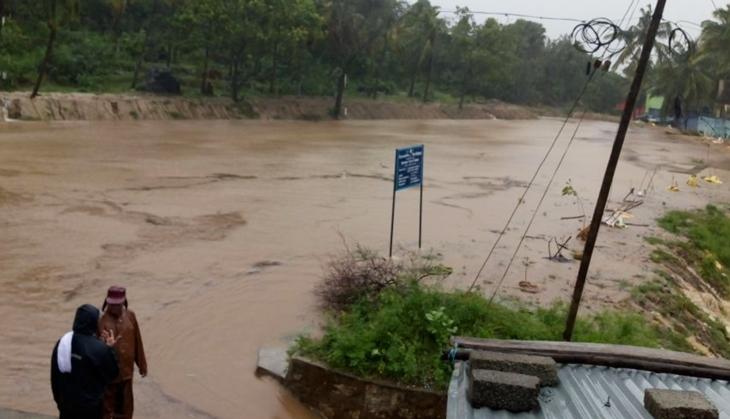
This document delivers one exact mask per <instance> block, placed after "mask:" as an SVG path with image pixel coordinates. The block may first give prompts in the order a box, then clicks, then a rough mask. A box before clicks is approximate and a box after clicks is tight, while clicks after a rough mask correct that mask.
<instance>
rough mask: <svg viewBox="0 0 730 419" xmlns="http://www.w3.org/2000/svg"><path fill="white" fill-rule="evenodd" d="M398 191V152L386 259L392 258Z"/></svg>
mask: <svg viewBox="0 0 730 419" xmlns="http://www.w3.org/2000/svg"><path fill="white" fill-rule="evenodd" d="M397 191H398V152H397V151H396V152H395V178H393V210H392V211H391V213H390V249H389V250H388V258H392V257H393V229H394V228H395V193H396V192H397Z"/></svg>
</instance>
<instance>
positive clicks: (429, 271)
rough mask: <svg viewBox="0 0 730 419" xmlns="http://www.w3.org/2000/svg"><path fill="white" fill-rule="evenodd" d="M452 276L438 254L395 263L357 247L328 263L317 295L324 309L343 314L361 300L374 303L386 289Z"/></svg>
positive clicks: (407, 258)
mask: <svg viewBox="0 0 730 419" xmlns="http://www.w3.org/2000/svg"><path fill="white" fill-rule="evenodd" d="M450 273H451V270H450V269H449V268H447V267H445V266H443V265H441V264H440V263H439V261H438V257H437V256H435V255H425V256H422V255H417V254H415V253H409V254H407V255H406V257H405V258H404V259H402V260H393V259H388V258H385V257H382V256H380V255H379V254H377V253H376V252H373V251H372V250H369V249H367V248H365V247H362V246H360V245H356V247H355V249H353V250H350V249H349V248H348V249H346V250H345V251H344V252H343V253H342V254H340V255H338V256H336V257H334V258H332V260H330V261H329V262H328V263H327V265H326V267H325V274H324V280H323V281H322V283H321V284H320V285H319V286H317V288H316V289H315V294H316V295H317V297H318V299H319V302H320V307H321V308H322V309H324V310H326V311H327V310H333V311H342V310H346V309H347V308H348V307H350V306H351V305H352V304H354V303H356V302H357V301H359V300H361V299H366V300H369V301H371V300H372V299H373V298H375V297H376V296H377V295H378V294H380V293H381V292H382V291H384V290H385V289H388V288H390V289H403V288H404V287H405V286H407V285H408V284H409V283H410V282H411V281H415V282H420V281H422V280H424V279H426V278H433V277H436V278H443V277H445V276H448V275H449V274H450Z"/></svg>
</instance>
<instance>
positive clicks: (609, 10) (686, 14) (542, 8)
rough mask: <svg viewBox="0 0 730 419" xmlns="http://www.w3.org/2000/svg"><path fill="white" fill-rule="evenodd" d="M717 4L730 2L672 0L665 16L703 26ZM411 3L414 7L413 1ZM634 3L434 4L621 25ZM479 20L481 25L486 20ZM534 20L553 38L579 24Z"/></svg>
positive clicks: (460, 0) (476, 0) (448, 0)
mask: <svg viewBox="0 0 730 419" xmlns="http://www.w3.org/2000/svg"><path fill="white" fill-rule="evenodd" d="M638 1H639V7H644V6H646V5H647V4H652V5H653V4H655V3H656V1H649V0H638ZM713 1H714V3H715V4H716V5H717V7H725V6H726V5H727V4H728V2H729V1H730V0H668V1H667V7H666V9H665V11H664V16H665V18H667V19H669V20H673V21H679V20H686V21H690V22H694V23H697V24H699V23H702V21H703V20H706V19H710V18H711V17H712V11H713V10H714V6H713V3H712V2H713ZM410 2H411V3H413V1H410ZM631 3H633V4H636V3H635V2H632V0H508V1H504V0H502V1H496V0H431V4H433V5H437V6H441V10H443V11H453V10H456V6H462V7H464V6H466V7H468V8H469V9H470V10H472V11H484V12H498V13H521V14H529V15H538V16H546V17H561V18H575V19H586V20H587V19H592V18H595V17H607V18H609V19H612V20H614V21H615V22H616V23H618V21H619V20H620V19H621V16H623V15H624V12H625V11H626V9H627V7H628V6H629V4H631ZM638 15H639V12H638V10H637V11H636V13H635V14H634V19H633V22H635V21H636V17H637V16H638ZM477 17H478V18H479V20H480V21H481V20H483V19H484V18H485V17H486V16H477ZM494 17H495V18H497V19H498V20H499V21H500V22H502V23H507V22H513V21H514V20H516V19H517V18H515V17H511V16H510V17H506V16H494ZM531 20H536V21H538V22H540V23H542V24H543V26H545V29H546V30H547V35H548V36H549V37H551V38H556V37H558V36H560V35H562V34H565V33H569V32H570V31H571V30H572V29H573V27H574V26H575V23H571V22H556V21H549V20H537V19H531ZM680 24H681V25H682V27H683V28H684V29H685V30H686V31H687V32H688V33H689V34H690V35H692V36H693V37H697V36H698V35H699V33H700V28H698V27H696V26H694V25H692V24H689V23H684V22H680ZM625 26H626V25H624V27H625Z"/></svg>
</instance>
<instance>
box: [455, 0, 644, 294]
mask: <svg viewBox="0 0 730 419" xmlns="http://www.w3.org/2000/svg"><path fill="white" fill-rule="evenodd" d="M634 1H635V0H632V1H631V3H630V4H629V7H628V8H627V9H626V12H625V13H624V15H623V17H622V18H621V20H620V21H619V23H618V25H615V26H616V27H618V28H619V29H620V26H621V25H623V22H624V19H625V18H626V16H627V15H628V13H629V10H630V9H631V7H632V6H633V5H634ZM636 4H638V2H637V3H636ZM599 20H600V19H599ZM589 25H590V23H589ZM574 32H575V30H574ZM600 41H601V40H600V39H597V42H598V43H599V44H600ZM608 52H609V48H608V46H607V45H606V47H605V49H604V50H603V54H602V55H601V58H600V59H599V62H600V61H602V60H603V58H604V57H605V56H606V54H607V53H608ZM599 68H600V67H598V66H596V67H594V68H593V71H592V72H591V74H590V76H589V77H588V80H586V83H585V85H584V87H583V91H581V94H580V95H578V98H577V99H576V102H575V103H574V104H573V107H572V108H571V110H570V112H569V113H568V117H567V118H566V119H565V121H564V122H563V126H562V127H561V128H560V131H559V132H558V135H557V136H556V138H555V141H554V142H553V145H552V146H551V147H550V149H549V150H548V155H549V154H550V152H551V151H552V148H553V146H554V145H555V142H556V141H557V139H558V137H560V134H561V133H562V132H563V129H564V128H565V124H567V122H568V120H569V119H570V115H571V114H572V112H573V111H574V110H575V106H576V105H577V104H578V102H579V101H580V99H581V98H582V97H583V95H584V94H585V91H586V89H587V88H588V85H589V84H590V82H591V81H592V80H593V77H594V76H595V74H596V71H598V70H599ZM586 112H587V109H584V110H583V113H582V114H581V117H580V119H579V120H578V123H577V124H576V127H575V130H574V131H573V135H572V136H571V137H570V140H569V141H568V144H567V145H566V146H565V150H564V151H563V154H562V156H561V157H560V160H559V161H558V164H557V166H556V167H555V170H554V171H553V174H552V176H551V177H550V181H549V182H548V184H547V186H546V187H545V190H544V191H543V194H542V196H541V197H540V201H538V204H537V206H536V207H535V210H534V211H533V213H532V216H531V217H530V221H529V223H528V224H527V228H525V231H524V233H523V234H522V237H520V241H519V242H518V243H517V246H516V247H515V251H514V252H513V253H512V256H511V257H510V260H509V263H508V264H507V267H506V268H505V270H504V272H503V273H502V277H501V278H500V279H499V282H498V283H497V286H496V287H495V289H494V292H493V293H492V295H491V297H490V298H489V302H490V303H491V302H492V301H493V300H494V297H495V296H496V295H497V293H498V292H499V290H500V288H501V287H502V284H503V283H504V280H505V278H506V277H507V273H509V269H510V267H511V266H512V263H513V262H514V260H515V258H516V257H517V253H518V252H519V251H520V247H521V246H522V243H523V242H524V241H525V238H526V237H527V234H528V232H529V231H530V227H532V223H533V222H534V221H535V217H536V216H537V213H538V211H539V209H540V206H541V205H542V203H543V201H544V200H545V197H546V196H547V194H548V192H549V190H550V186H552V183H553V181H554V180H555V177H556V176H557V174H558V171H559V170H560V167H561V166H562V164H563V161H564V160H565V157H566V156H567V155H568V151H569V150H570V146H571V145H572V144H573V141H574V140H575V137H576V135H577V134H578V130H579V129H580V126H581V124H582V123H583V119H584V118H585V115H586ZM548 155H546V156H545V158H544V159H543V162H542V163H544V162H545V160H547V157H548ZM542 163H541V165H540V167H538V169H537V172H539V171H540V169H541V167H542ZM537 172H536V175H537ZM533 180H534V177H533ZM531 184H532V182H531V183H530V184H528V186H527V189H526V190H525V192H524V194H523V195H522V198H521V199H520V202H519V203H518V204H517V207H519V204H520V203H521V202H522V199H524V197H525V195H526V194H527V191H528V190H529V188H530V186H531ZM516 210H517V208H515V211H514V212H513V213H512V216H510V220H509V221H508V224H507V225H509V222H510V221H511V219H512V217H513V216H514V214H515V212H516ZM505 230H506V226H505ZM503 233H504V231H503ZM503 233H502V234H503ZM502 234H500V236H499V237H498V239H500V238H501V237H502ZM494 247H496V243H495V246H494ZM494 247H493V248H492V250H494ZM491 253H492V252H491V251H490V254H489V255H488V256H487V259H486V260H485V261H484V264H483V265H482V268H481V269H480V270H479V273H478V274H477V277H476V278H475V279H474V283H472V287H473V286H474V284H475V283H476V281H477V279H478V278H479V275H480V274H481V272H482V270H483V269H484V266H486V264H487V261H488V260H489V257H490V256H491ZM469 289H470V290H471V287H470V288H469Z"/></svg>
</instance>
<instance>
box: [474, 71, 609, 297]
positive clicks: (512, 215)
mask: <svg viewBox="0 0 730 419" xmlns="http://www.w3.org/2000/svg"><path fill="white" fill-rule="evenodd" d="M591 74H595V73H591ZM592 78H593V77H592V75H591V77H589V78H588V79H587V80H586V82H585V84H584V85H583V90H581V92H580V94H579V95H578V97H577V98H576V99H575V101H574V102H573V104H572V105H571V107H570V109H569V110H568V115H567V116H566V117H565V120H563V123H562V125H561V126H560V129H559V130H558V133H557V135H555V138H554V139H553V142H552V143H551V144H550V147H549V148H548V150H547V152H546V153H545V156H544V157H543V158H542V161H540V164H539V165H538V166H537V170H535V173H534V174H533V175H532V178H531V179H530V181H529V182H528V183H527V187H526V188H525V190H524V191H523V192H522V196H520V199H519V200H518V201H517V205H516V206H515V208H514V209H513V210H512V213H511V214H510V216H509V218H508V219H507V222H506V223H505V225H504V227H503V228H502V230H501V231H500V233H499V236H497V239H496V240H495V241H494V244H493V245H492V248H491V249H489V253H487V257H486V258H485V259H484V263H482V266H481V267H480V268H479V270H478V271H477V274H476V276H475V277H474V280H473V281H472V283H471V285H470V286H469V289H468V290H467V292H469V291H471V290H472V289H474V286H475V285H476V283H477V281H478V280H479V277H480V276H481V275H482V272H483V271H484V268H485V267H486V266H487V262H489V259H490V258H491V257H492V254H494V250H495V249H496V248H497V246H498V245H499V242H500V241H501V240H502V237H504V235H505V234H506V233H507V229H508V228H509V226H510V224H511V223H512V220H513V219H514V217H515V214H517V211H518V210H519V208H520V205H522V203H524V201H525V196H527V193H528V192H529V191H530V188H531V187H532V185H533V184H534V183H535V179H537V176H538V175H539V174H540V170H542V167H543V166H544V165H545V162H546V161H547V159H548V157H550V153H552V151H553V149H554V148H555V145H556V144H557V142H558V139H559V138H560V135H561V134H562V133H563V130H564V129H565V126H566V125H568V121H569V120H570V118H571V117H572V116H573V112H575V109H576V108H577V107H578V104H579V103H580V100H581V99H582V98H583V95H584V94H585V92H586V90H587V89H588V85H589V84H590V82H591V79H592Z"/></svg>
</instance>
